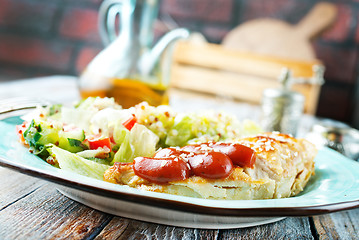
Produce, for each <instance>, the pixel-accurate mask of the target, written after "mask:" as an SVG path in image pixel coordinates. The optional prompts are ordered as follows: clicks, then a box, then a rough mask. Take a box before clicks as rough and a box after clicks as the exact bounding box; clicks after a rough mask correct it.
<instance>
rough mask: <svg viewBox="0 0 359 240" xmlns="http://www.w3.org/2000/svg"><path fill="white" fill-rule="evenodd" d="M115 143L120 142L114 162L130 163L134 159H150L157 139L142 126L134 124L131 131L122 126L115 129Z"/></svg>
mask: <svg viewBox="0 0 359 240" xmlns="http://www.w3.org/2000/svg"><path fill="white" fill-rule="evenodd" d="M114 139H115V141H116V143H119V142H118V141H121V145H120V148H119V150H118V151H117V152H116V154H115V156H114V159H113V161H112V163H114V162H132V160H133V159H134V158H135V157H139V156H141V157H151V156H153V155H154V154H155V151H156V145H157V143H158V141H159V137H158V136H157V135H156V134H154V133H153V132H152V131H151V130H149V129H148V128H146V127H145V126H144V125H142V124H137V123H136V124H135V125H134V126H133V128H132V129H131V131H128V130H127V129H125V128H124V127H123V126H122V127H118V128H116V129H115V132H114Z"/></svg>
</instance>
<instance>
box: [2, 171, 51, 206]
mask: <svg viewBox="0 0 359 240" xmlns="http://www.w3.org/2000/svg"><path fill="white" fill-rule="evenodd" d="M0 179H1V181H0V191H1V194H0V211H1V210H2V209H3V208H6V207H7V206H9V205H10V204H12V203H14V202H16V201H17V200H19V199H21V198H23V197H24V196H26V195H27V194H29V193H31V192H32V191H34V190H36V189H38V188H39V187H41V186H42V185H44V184H45V181H42V180H39V179H36V178H33V177H29V176H27V175H24V174H21V173H18V172H15V171H13V170H10V169H7V168H3V167H0Z"/></svg>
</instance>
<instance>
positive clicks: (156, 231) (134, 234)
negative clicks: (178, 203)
mask: <svg viewBox="0 0 359 240" xmlns="http://www.w3.org/2000/svg"><path fill="white" fill-rule="evenodd" d="M219 232H220V231H219V230H206V229H191V228H181V227H172V226H165V225H161V224H154V223H147V222H142V221H136V220H131V219H126V218H120V217H115V218H113V219H112V220H111V222H110V223H109V224H108V225H107V226H106V227H105V228H104V230H103V231H102V232H101V233H100V234H99V235H98V236H97V237H96V238H95V239H96V240H100V239H106V240H107V239H109V240H111V239H124V240H127V239H159V240H162V239H218V236H219Z"/></svg>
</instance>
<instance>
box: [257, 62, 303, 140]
mask: <svg viewBox="0 0 359 240" xmlns="http://www.w3.org/2000/svg"><path fill="white" fill-rule="evenodd" d="M291 80H292V76H291V72H290V70H289V69H287V68H286V69H283V71H282V74H281V75H280V78H279V81H280V82H281V85H282V86H281V88H269V89H265V90H264V91H263V96H262V127H263V129H264V130H265V131H279V132H282V133H287V134H291V135H293V136H295V135H296V133H297V128H298V124H299V121H300V118H301V116H302V113H303V108H304V100H305V98H304V96H303V95H302V94H300V93H298V92H295V91H292V90H290V86H291Z"/></svg>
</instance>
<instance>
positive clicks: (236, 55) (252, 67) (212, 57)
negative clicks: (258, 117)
mask: <svg viewBox="0 0 359 240" xmlns="http://www.w3.org/2000/svg"><path fill="white" fill-rule="evenodd" d="M173 56H174V62H176V63H180V64H188V65H193V66H199V67H205V68H213V69H220V70H227V71H231V72H235V73H244V74H249V75H255V76H261V77H269V78H274V79H276V78H277V77H278V75H279V74H280V72H281V70H282V68H283V67H288V68H289V69H291V70H292V73H293V76H294V77H312V76H313V69H312V68H313V65H321V62H320V61H319V60H313V61H293V60H289V59H283V58H276V57H271V56H270V57H268V56H264V55H258V54H252V53H248V52H240V51H235V50H231V49H226V48H224V47H222V46H221V45H218V44H210V43H207V44H191V43H190V42H186V41H180V42H178V43H177V44H176V47H175V51H174V54H173Z"/></svg>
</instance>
